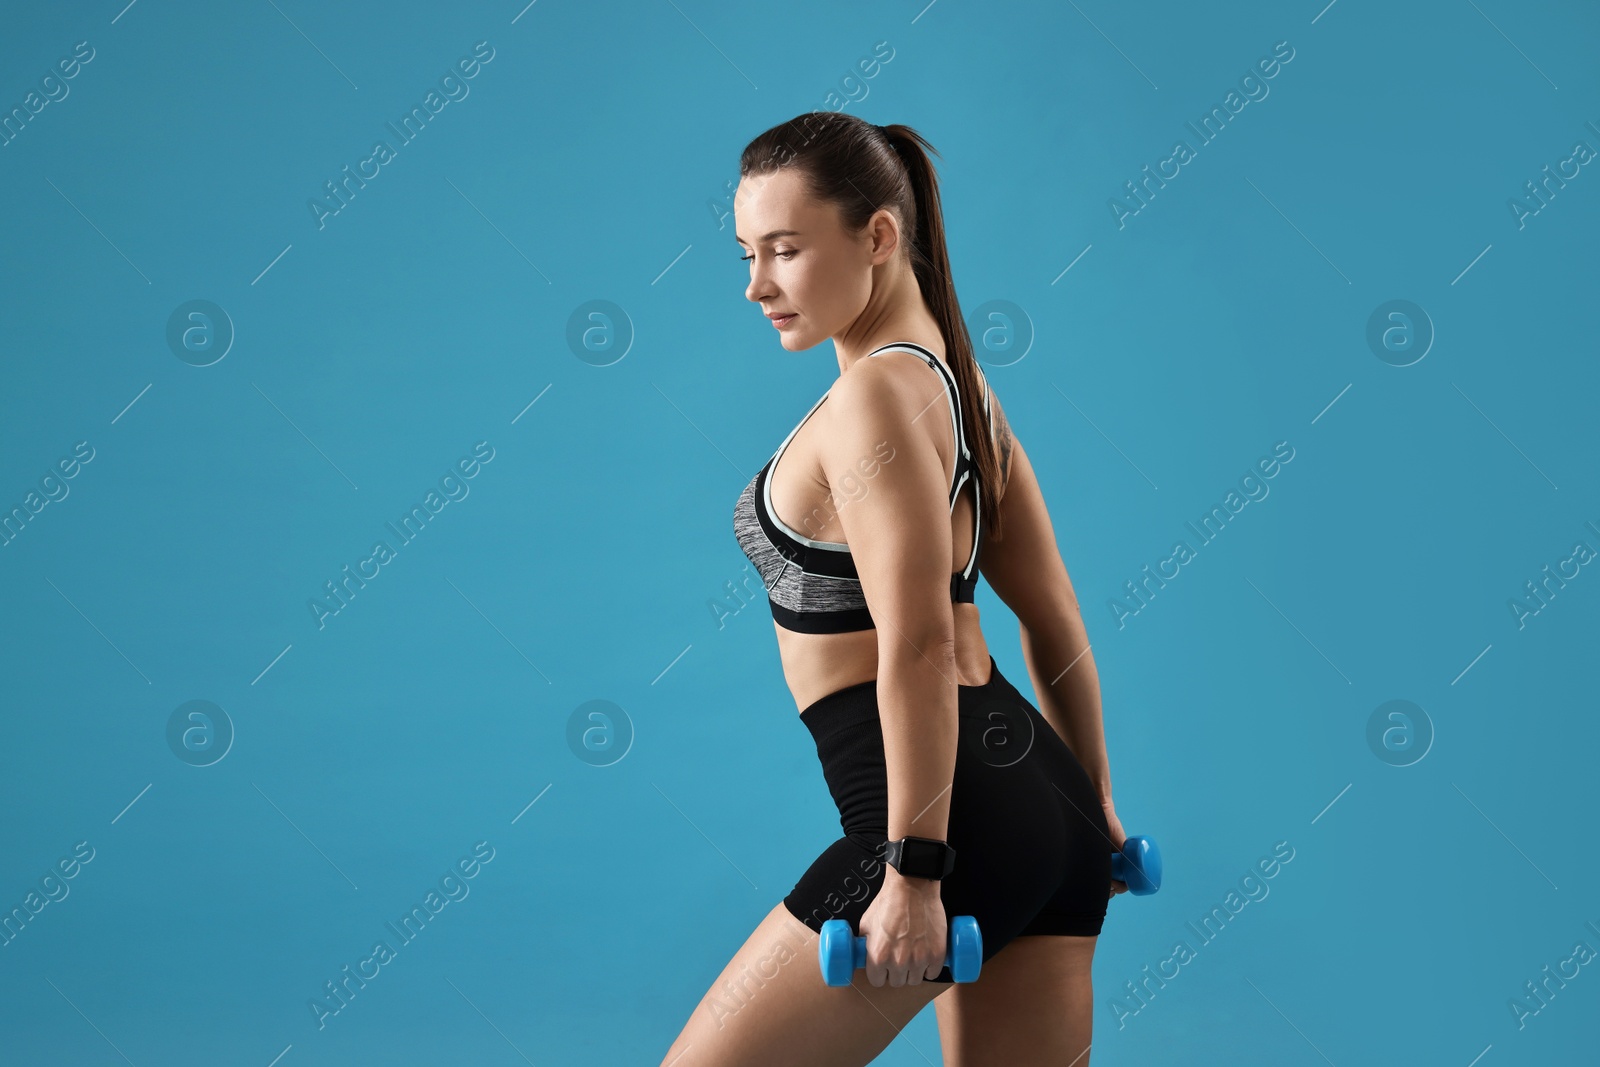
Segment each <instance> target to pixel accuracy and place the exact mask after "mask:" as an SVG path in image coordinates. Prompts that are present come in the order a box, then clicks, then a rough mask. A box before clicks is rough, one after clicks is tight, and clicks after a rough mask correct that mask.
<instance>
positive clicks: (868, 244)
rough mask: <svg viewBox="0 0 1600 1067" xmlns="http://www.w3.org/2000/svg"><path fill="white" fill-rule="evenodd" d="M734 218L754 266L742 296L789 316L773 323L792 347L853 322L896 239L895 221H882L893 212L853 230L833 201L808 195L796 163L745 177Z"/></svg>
mask: <svg viewBox="0 0 1600 1067" xmlns="http://www.w3.org/2000/svg"><path fill="white" fill-rule="evenodd" d="M733 216H734V238H735V240H737V241H738V243H739V248H740V251H741V252H742V253H743V258H744V259H745V260H746V261H747V262H748V263H749V265H750V285H749V287H748V288H746V289H745V293H744V295H745V297H746V298H747V299H749V300H751V301H752V302H754V303H755V304H757V305H759V306H760V308H761V311H762V313H763V314H776V313H782V314H784V315H788V316H791V317H790V318H788V319H782V318H780V319H778V320H776V322H775V323H774V328H775V329H777V331H778V337H779V343H781V344H782V345H783V347H784V348H786V349H788V350H789V351H791V352H797V351H801V350H803V349H807V348H810V347H812V346H813V345H816V344H819V343H821V342H822V341H824V340H826V339H828V338H830V337H833V336H835V335H836V334H840V333H842V332H844V331H845V330H846V329H847V328H848V327H849V326H850V324H851V323H853V322H855V320H856V319H857V318H858V317H859V316H860V314H861V312H862V311H863V310H864V309H865V308H866V306H867V301H868V299H869V298H870V297H871V295H872V267H873V266H874V265H875V264H879V263H883V262H884V261H885V260H887V259H888V258H889V256H890V254H892V252H893V247H894V243H895V236H894V227H893V223H892V222H885V221H884V220H887V219H892V215H891V214H890V213H889V212H888V211H880V212H879V213H878V215H877V216H874V218H873V220H872V221H871V222H870V223H869V224H868V225H867V226H866V227H865V228H864V229H863V230H862V232H861V233H859V234H851V233H849V232H847V231H846V230H845V228H844V226H843V224H842V222H841V221H840V218H839V212H838V209H837V208H836V207H834V205H832V204H827V203H822V202H820V201H817V200H814V199H812V198H811V197H810V196H808V195H807V193H806V191H805V188H804V185H803V182H802V180H801V177H800V174H799V173H798V172H797V171H795V170H794V169H793V168H792V167H791V168H784V169H781V170H778V171H775V172H773V173H770V174H760V175H757V174H751V175H747V176H746V177H745V178H743V179H741V180H740V182H739V188H738V190H737V191H736V192H735V193H734V198H733ZM875 235H876V236H875ZM769 321H772V320H769Z"/></svg>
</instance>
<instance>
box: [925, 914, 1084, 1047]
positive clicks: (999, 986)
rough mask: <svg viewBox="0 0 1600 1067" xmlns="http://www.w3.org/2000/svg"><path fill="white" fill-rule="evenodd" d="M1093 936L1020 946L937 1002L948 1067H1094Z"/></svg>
mask: <svg viewBox="0 0 1600 1067" xmlns="http://www.w3.org/2000/svg"><path fill="white" fill-rule="evenodd" d="M1095 941H1096V939H1095V938H1093V937H1045V936H1025V937H1018V938H1015V939H1013V940H1012V941H1011V942H1010V943H1008V944H1007V945H1006V947H1005V948H1003V949H1001V950H1000V952H999V953H997V954H996V955H995V957H994V958H993V959H991V960H989V961H988V962H987V963H985V964H984V965H983V971H982V972H981V973H980V974H979V975H978V980H977V981H976V982H972V983H970V984H961V985H954V986H950V987H948V992H946V993H945V994H944V995H943V996H941V997H940V998H939V999H938V1000H936V1001H934V1010H935V1011H936V1012H937V1013H938V1016H939V1045H940V1048H941V1049H942V1051H943V1052H944V1062H945V1067H980V1065H982V1067H987V1065H988V1064H1006V1065H1007V1067H1012V1065H1015V1067H1033V1065H1039V1067H1046V1065H1048V1067H1087V1064H1088V1062H1089V1043H1090V1037H1091V1031H1092V1029H1093V1022H1094V1020H1093V1011H1094V990H1093V987H1092V984H1091V976H1090V964H1091V963H1092V962H1093V960H1094V949H1095Z"/></svg>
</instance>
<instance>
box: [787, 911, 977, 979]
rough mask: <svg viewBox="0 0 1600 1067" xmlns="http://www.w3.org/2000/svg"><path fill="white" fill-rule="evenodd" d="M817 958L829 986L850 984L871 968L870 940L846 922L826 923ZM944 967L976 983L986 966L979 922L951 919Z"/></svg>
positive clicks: (954, 976) (954, 975) (964, 917)
mask: <svg viewBox="0 0 1600 1067" xmlns="http://www.w3.org/2000/svg"><path fill="white" fill-rule="evenodd" d="M817 958H818V959H819V960H820V961H821V963H822V980H823V981H824V982H826V983H827V984H828V985H849V984H850V978H851V976H852V975H853V974H854V973H855V972H856V971H857V970H858V969H859V968H862V967H865V966H866V965H867V939H866V938H864V937H856V936H855V935H854V934H853V933H852V932H851V930H850V924H849V923H848V922H846V921H845V920H843V919H829V920H828V921H827V922H825V923H823V924H822V934H821V936H820V937H819V938H818V939H817ZM944 965H945V966H946V967H948V968H950V977H951V978H952V979H953V980H955V981H957V982H976V981H977V980H978V970H979V969H980V968H981V967H982V966H983V935H982V934H980V933H978V920H977V919H974V918H973V917H972V916H970V915H957V916H956V917H955V918H953V919H951V920H950V937H949V938H948V939H947V940H946V941H945V949H944Z"/></svg>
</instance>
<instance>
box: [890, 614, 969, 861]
mask: <svg viewBox="0 0 1600 1067" xmlns="http://www.w3.org/2000/svg"><path fill="white" fill-rule="evenodd" d="M892 636H893V640H892V641H891V642H886V645H887V647H880V648H879V651H878V717H879V719H880V720H881V722H882V725H883V754H884V764H885V767H886V770H887V774H888V788H889V811H888V836H889V840H891V841H897V840H899V839H900V838H902V837H905V836H907V835H911V836H915V837H930V838H933V839H934V840H938V841H943V840H945V838H946V833H947V831H948V828H949V822H950V784H951V781H952V779H953V778H954V776H955V767H956V739H957V732H956V698H957V689H956V666H955V645H954V642H953V641H950V640H947V639H945V638H942V637H940V636H938V635H933V636H929V637H921V636H919V635H915V634H913V635H911V636H910V637H906V636H904V635H901V634H899V633H896V634H893V635H892Z"/></svg>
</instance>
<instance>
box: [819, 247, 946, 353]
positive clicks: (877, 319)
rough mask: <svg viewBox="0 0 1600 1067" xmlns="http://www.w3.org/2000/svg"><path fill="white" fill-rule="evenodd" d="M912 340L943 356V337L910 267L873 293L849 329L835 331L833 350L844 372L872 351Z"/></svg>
mask: <svg viewBox="0 0 1600 1067" xmlns="http://www.w3.org/2000/svg"><path fill="white" fill-rule="evenodd" d="M901 341H910V342H912V343H914V344H919V345H921V346H922V347H923V348H926V349H927V350H928V351H930V352H932V353H933V354H934V355H935V356H937V357H938V358H940V359H943V358H944V356H945V350H944V337H943V336H942V335H941V334H940V333H939V323H938V322H937V321H936V320H935V319H934V317H933V312H932V311H931V310H930V309H929V308H928V303H927V301H925V300H924V299H923V298H922V290H921V289H920V288H919V287H918V286H917V279H916V277H915V276H914V275H912V273H911V272H910V271H909V270H904V271H901V272H898V273H897V274H895V275H894V276H893V278H887V277H886V278H885V279H884V285H883V287H882V289H881V290H880V289H877V288H876V287H875V290H874V292H873V296H872V299H871V301H870V302H869V303H868V305H867V309H866V310H865V311H863V312H862V313H861V314H860V315H859V316H857V318H856V321H855V322H853V323H852V324H851V325H850V327H849V329H847V330H845V331H844V332H842V333H839V334H835V335H834V338H833V347H834V352H835V354H836V355H837V356H838V358H839V373H840V374H841V375H842V374H844V373H846V372H847V371H849V370H850V368H851V367H853V366H855V364H856V361H857V360H860V359H863V358H865V357H866V356H867V354H868V353H869V352H872V351H873V350H875V349H878V348H882V347H883V346H884V345H888V344H895V343H898V342H901Z"/></svg>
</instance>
